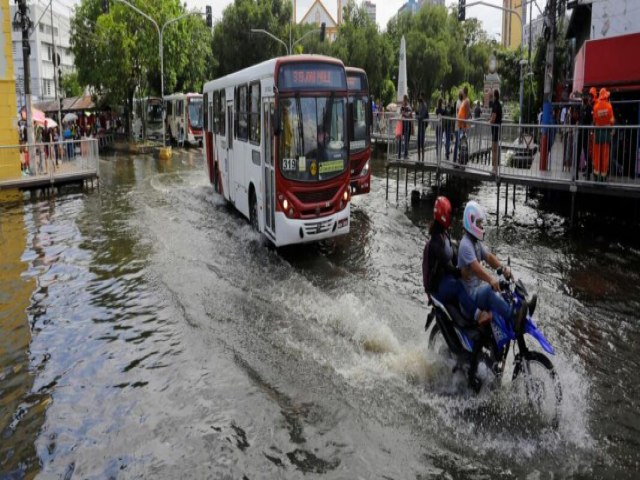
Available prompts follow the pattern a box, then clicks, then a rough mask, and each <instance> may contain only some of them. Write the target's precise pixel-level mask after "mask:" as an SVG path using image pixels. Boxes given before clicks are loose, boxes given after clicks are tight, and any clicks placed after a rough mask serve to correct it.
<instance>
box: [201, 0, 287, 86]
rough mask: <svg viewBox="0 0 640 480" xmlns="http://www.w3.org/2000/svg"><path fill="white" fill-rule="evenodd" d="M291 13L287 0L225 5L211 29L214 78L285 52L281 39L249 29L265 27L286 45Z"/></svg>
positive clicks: (246, 0)
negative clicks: (214, 61)
mask: <svg viewBox="0 0 640 480" xmlns="http://www.w3.org/2000/svg"><path fill="white" fill-rule="evenodd" d="M292 13H293V12H292V6H291V2H290V1H287V0H260V1H256V0H235V2H234V3H232V4H231V5H229V6H228V7H227V8H225V9H224V12H223V14H222V20H221V21H220V22H218V23H217V24H216V25H215V27H214V29H213V48H214V51H215V52H216V53H215V54H216V59H217V64H216V66H215V69H214V75H215V77H221V76H223V75H227V74H228V73H232V72H235V71H237V70H241V69H243V68H246V67H249V66H251V65H255V64H256V63H260V62H262V61H264V60H268V59H270V58H273V57H278V56H282V55H285V54H286V50H285V47H284V46H283V45H282V44H281V43H280V42H277V41H276V40H274V39H272V38H269V37H268V36H267V35H265V34H263V33H251V29H263V30H266V31H268V32H269V33H271V34H272V35H274V36H275V37H277V38H279V39H282V40H283V41H284V42H285V44H286V45H288V44H289V41H288V39H289V29H290V28H291V15H292ZM297 28H298V27H296V28H294V29H295V30H296V31H297Z"/></svg>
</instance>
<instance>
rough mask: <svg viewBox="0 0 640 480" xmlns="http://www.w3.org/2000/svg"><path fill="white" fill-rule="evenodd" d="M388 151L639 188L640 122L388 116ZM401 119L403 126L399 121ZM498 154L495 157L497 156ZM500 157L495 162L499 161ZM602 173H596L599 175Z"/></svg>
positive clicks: (528, 175) (470, 168) (523, 175)
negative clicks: (614, 123)
mask: <svg viewBox="0 0 640 480" xmlns="http://www.w3.org/2000/svg"><path fill="white" fill-rule="evenodd" d="M385 121H386V128H387V133H386V135H387V137H389V138H390V139H392V140H390V141H389V142H388V146H387V156H388V159H389V160H390V161H404V160H407V161H411V162H418V163H424V164H425V165H426V166H429V165H431V166H436V167H437V168H439V169H447V170H449V169H451V170H464V171H466V172H470V173H477V174H480V175H486V176H494V177H495V178H496V179H498V180H499V179H500V178H501V177H502V178H505V179H506V180H509V181H512V180H536V181H541V182H545V183H553V182H559V183H565V184H589V185H591V184H601V183H604V182H606V184H607V185H610V186H611V187H618V186H620V187H622V186H631V187H638V188H640V135H639V133H640V126H638V125H620V126H612V127H595V126H592V125H548V126H542V125H517V124H511V123H506V124H502V125H501V126H492V125H491V124H489V123H487V122H486V121H475V120H468V121H465V122H464V124H463V125H462V126H463V128H461V129H458V128H457V126H458V122H457V120H455V119H453V118H448V117H442V118H441V119H429V120H425V121H423V122H420V123H421V125H422V129H423V131H424V134H423V135H422V138H421V140H422V142H421V145H422V148H420V149H419V148H418V135H419V133H420V132H419V130H420V128H419V125H418V123H419V122H418V121H417V120H416V119H410V120H409V119H401V118H399V117H398V116H397V115H394V116H393V117H390V118H386V119H385ZM398 124H400V126H399V125H398ZM494 158H495V160H494ZM494 162H495V166H494ZM596 173H597V175H596Z"/></svg>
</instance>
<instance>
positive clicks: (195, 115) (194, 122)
mask: <svg viewBox="0 0 640 480" xmlns="http://www.w3.org/2000/svg"><path fill="white" fill-rule="evenodd" d="M189 123H190V124H191V128H195V129H199V128H202V99H201V98H192V99H191V100H189Z"/></svg>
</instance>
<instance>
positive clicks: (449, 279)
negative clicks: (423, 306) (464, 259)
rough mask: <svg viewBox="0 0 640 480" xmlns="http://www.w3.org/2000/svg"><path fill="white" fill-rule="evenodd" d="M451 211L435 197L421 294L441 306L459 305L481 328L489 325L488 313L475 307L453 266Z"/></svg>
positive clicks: (447, 203)
mask: <svg viewBox="0 0 640 480" xmlns="http://www.w3.org/2000/svg"><path fill="white" fill-rule="evenodd" d="M451 210H452V209H451V202H449V199H448V198H447V197H443V196H440V197H438V198H437V199H436V201H435V203H434V205H433V221H432V222H431V226H430V227H429V235H430V239H429V242H428V243H427V244H426V245H425V250H424V253H423V258H422V263H423V265H422V271H423V275H425V278H424V279H423V280H424V285H425V291H426V293H427V294H429V295H432V296H434V297H435V298H436V299H437V300H438V301H440V302H441V303H443V304H445V305H446V304H458V303H460V305H461V306H462V308H463V310H464V311H465V312H468V313H473V318H474V320H475V321H476V322H477V323H478V324H479V325H484V324H486V323H488V322H490V321H491V313H490V312H486V311H482V310H480V309H478V308H477V307H476V304H475V302H474V301H473V300H472V299H471V297H470V296H469V294H468V293H467V290H466V289H465V286H464V284H463V283H462V282H461V281H460V274H461V272H460V269H458V268H457V267H456V266H455V265H454V263H453V247H452V245H451V237H450V235H449V227H451Z"/></svg>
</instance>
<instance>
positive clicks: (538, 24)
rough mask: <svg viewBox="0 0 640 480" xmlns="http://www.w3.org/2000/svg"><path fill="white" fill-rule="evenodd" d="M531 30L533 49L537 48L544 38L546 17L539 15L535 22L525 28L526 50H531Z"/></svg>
mask: <svg viewBox="0 0 640 480" xmlns="http://www.w3.org/2000/svg"><path fill="white" fill-rule="evenodd" d="M529 29H531V38H532V44H531V48H532V49H535V48H536V43H537V42H538V39H539V38H540V37H541V36H542V31H543V29H544V17H543V16H542V15H539V16H538V17H537V18H536V19H535V20H534V21H533V22H529V23H527V24H526V25H525V27H524V48H525V49H528V48H529Z"/></svg>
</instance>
